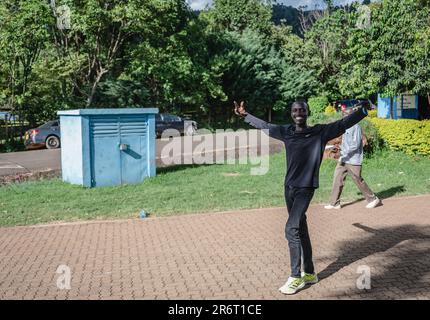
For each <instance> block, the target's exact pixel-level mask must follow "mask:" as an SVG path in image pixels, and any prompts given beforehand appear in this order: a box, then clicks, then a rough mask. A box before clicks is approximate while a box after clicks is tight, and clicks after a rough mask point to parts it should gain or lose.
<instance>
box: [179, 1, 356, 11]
mask: <svg viewBox="0 0 430 320" xmlns="http://www.w3.org/2000/svg"><path fill="white" fill-rule="evenodd" d="M354 1H357V0H335V1H334V4H335V5H340V4H347V3H351V2H354ZM187 2H188V3H189V4H190V6H191V8H192V9H193V10H202V9H204V8H205V7H206V5H208V4H209V5H210V4H211V3H212V0H187ZM278 2H279V3H283V4H285V5H287V6H293V7H299V6H308V8H309V9H313V8H315V5H318V7H319V8H322V7H323V4H324V1H322V0H279V1H278ZM360 2H361V1H360Z"/></svg>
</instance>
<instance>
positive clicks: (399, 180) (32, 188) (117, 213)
mask: <svg viewBox="0 0 430 320" xmlns="http://www.w3.org/2000/svg"><path fill="white" fill-rule="evenodd" d="M335 165H336V162H335V161H333V160H326V161H324V162H323V164H322V166H321V172H320V188H319V189H318V190H317V192H316V193H315V196H314V199H313V203H324V202H327V200H328V198H329V195H330V191H331V184H332V176H333V171H334V168H335ZM251 167H252V165H202V166H197V165H188V166H177V167H170V168H164V169H159V170H158V174H157V176H156V177H154V178H150V179H146V180H145V182H144V183H142V184H140V185H125V186H119V187H103V188H94V189H87V188H83V187H80V186H74V185H70V184H68V183H64V182H62V181H61V179H51V180H44V181H37V182H26V183H22V184H14V185H9V186H3V187H0V225H3V226H12V225H31V224H38V223H47V222H54V221H75V220H89V219H106V218H129V217H138V216H139V212H140V210H141V209H144V210H145V211H146V212H148V213H149V215H150V216H152V217H154V216H167V215H173V214H179V213H190V212H208V211H219V210H227V209H244V208H263V207H273V206H284V196H283V181H284V175H285V155H284V153H283V152H282V153H279V154H275V155H273V156H271V157H270V170H269V172H268V173H267V174H265V175H260V176H253V175H251V174H250V168H251ZM254 167H255V165H254ZM363 168H364V171H363V176H364V178H365V179H366V181H367V182H368V184H369V185H370V187H371V188H372V189H373V190H374V191H375V192H376V193H377V194H378V195H379V196H380V197H382V198H387V197H391V196H403V195H415V194H425V193H430V159H429V158H425V157H410V156H406V155H404V154H403V153H400V152H388V151H385V152H380V153H378V154H376V155H374V156H373V157H372V158H371V159H366V160H365V162H364V165H363ZM358 199H362V195H361V194H360V193H359V191H358V189H357V188H356V186H355V185H354V184H353V183H352V181H351V179H350V178H348V179H347V184H346V186H345V188H344V192H343V197H342V200H343V201H354V200H358Z"/></svg>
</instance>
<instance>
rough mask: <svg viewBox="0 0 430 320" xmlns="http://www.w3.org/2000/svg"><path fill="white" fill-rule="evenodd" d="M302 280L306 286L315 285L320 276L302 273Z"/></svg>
mask: <svg viewBox="0 0 430 320" xmlns="http://www.w3.org/2000/svg"><path fill="white" fill-rule="evenodd" d="M302 279H303V282H304V283H305V284H315V283H317V282H318V276H317V274H316V273H305V272H302Z"/></svg>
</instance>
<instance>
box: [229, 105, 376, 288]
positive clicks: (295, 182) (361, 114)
mask: <svg viewBox="0 0 430 320" xmlns="http://www.w3.org/2000/svg"><path fill="white" fill-rule="evenodd" d="M363 104H365V106H364V107H362V108H360V109H358V110H357V111H356V112H354V113H352V114H350V115H349V116H347V117H345V118H343V119H341V120H339V121H336V122H333V123H330V124H318V125H315V126H313V127H309V126H307V125H306V121H307V118H308V116H309V114H310V112H309V107H308V105H307V104H306V102H301V101H297V102H294V103H293V105H292V107H291V117H292V119H293V121H294V124H288V125H275V124H270V123H267V122H265V121H263V120H261V119H258V118H256V117H254V116H252V115H251V114H249V113H247V112H246V111H245V105H244V102H241V104H240V106H239V105H238V104H237V103H236V102H235V113H236V114H237V115H239V116H241V117H244V120H245V122H247V123H249V124H250V125H252V126H254V127H255V128H257V129H263V130H264V131H265V132H266V133H267V134H268V135H269V136H270V137H272V138H275V139H278V140H281V141H283V142H284V145H285V150H286V156H287V174H286V176H285V183H284V186H285V201H286V204H287V209H288V214H289V217H288V221H287V224H286V226H285V235H286V238H287V240H288V246H289V249H290V260H291V276H290V277H289V278H288V280H287V282H286V283H285V284H284V285H283V286H282V287H281V288H279V290H280V291H281V292H282V293H284V294H293V293H296V292H297V291H298V290H299V289H301V288H303V287H304V286H305V285H306V284H311V283H316V282H317V281H318V277H317V275H316V273H315V271H314V265H313V262H312V246H311V241H310V238H309V233H308V227H307V223H306V210H307V209H308V206H309V203H310V202H311V200H312V197H313V195H314V191H315V189H316V188H318V186H319V169H320V165H321V161H322V158H323V152H324V149H325V146H326V144H327V142H328V141H329V140H331V139H334V138H336V137H338V136H340V135H342V134H343V133H344V132H345V130H346V129H348V128H350V127H352V126H353V125H355V124H356V123H358V122H359V121H360V120H362V119H363V118H365V117H366V115H367V109H368V108H370V105H369V103H368V102H364V103H363ZM302 254H303V265H304V273H301V255H302Z"/></svg>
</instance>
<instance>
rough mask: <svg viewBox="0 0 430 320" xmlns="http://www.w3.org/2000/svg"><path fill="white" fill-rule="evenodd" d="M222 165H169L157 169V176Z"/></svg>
mask: <svg viewBox="0 0 430 320" xmlns="http://www.w3.org/2000/svg"><path fill="white" fill-rule="evenodd" d="M219 165H222V164H217V163H214V164H178V165H171V166H166V167H157V174H164V173H171V172H176V171H182V170H186V169H195V168H200V167H209V166H219Z"/></svg>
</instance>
